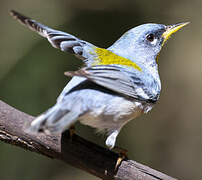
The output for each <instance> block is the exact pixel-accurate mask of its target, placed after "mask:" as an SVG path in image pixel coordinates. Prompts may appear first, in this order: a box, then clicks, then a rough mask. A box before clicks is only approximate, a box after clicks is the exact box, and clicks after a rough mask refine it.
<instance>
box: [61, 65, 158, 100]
mask: <svg viewBox="0 0 202 180" xmlns="http://www.w3.org/2000/svg"><path fill="white" fill-rule="evenodd" d="M139 73H142V72H136V71H134V72H131V71H127V70H125V69H124V68H122V67H120V66H114V65H107V66H105V65H99V66H92V67H87V68H83V69H81V70H79V71H75V72H66V73H65V75H67V76H81V77H86V78H87V79H88V80H90V81H93V82H94V83H96V84H99V85H101V86H103V87H105V88H108V89H110V90H113V91H115V92H118V93H120V94H122V95H125V96H128V97H132V98H135V99H137V100H139V101H146V102H152V103H155V102H156V101H157V100H158V98H159V94H160V87H159V86H158V83H157V82H155V80H154V78H152V77H151V76H149V75H148V76H146V75H145V76H142V75H140V74H139Z"/></svg>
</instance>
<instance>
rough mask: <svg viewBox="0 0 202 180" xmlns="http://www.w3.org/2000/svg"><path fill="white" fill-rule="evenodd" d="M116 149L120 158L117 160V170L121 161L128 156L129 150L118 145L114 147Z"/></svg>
mask: <svg viewBox="0 0 202 180" xmlns="http://www.w3.org/2000/svg"><path fill="white" fill-rule="evenodd" d="M114 150H115V151H116V152H118V154H119V157H118V159H117V161H116V166H115V171H116V170H117V169H118V167H119V166H120V165H121V162H122V161H123V160H124V159H126V158H127V152H128V150H126V149H123V148H120V147H117V146H116V147H115V148H114Z"/></svg>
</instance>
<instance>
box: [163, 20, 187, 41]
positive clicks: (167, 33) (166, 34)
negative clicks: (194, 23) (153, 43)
mask: <svg viewBox="0 0 202 180" xmlns="http://www.w3.org/2000/svg"><path fill="white" fill-rule="evenodd" d="M187 24H189V22H186V23H178V24H174V25H169V26H166V31H165V32H164V33H163V34H162V37H163V39H164V41H163V44H164V43H165V42H166V41H167V40H168V39H169V37H170V36H171V35H172V34H173V33H175V32H177V31H178V30H180V29H181V28H182V27H184V26H186V25H187Z"/></svg>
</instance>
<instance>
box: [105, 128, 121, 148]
mask: <svg viewBox="0 0 202 180" xmlns="http://www.w3.org/2000/svg"><path fill="white" fill-rule="evenodd" d="M118 134H119V130H115V131H113V132H112V133H111V134H110V135H109V136H108V137H107V139H106V141H105V144H106V146H107V147H109V149H113V148H114V146H115V143H116V137H117V136H118Z"/></svg>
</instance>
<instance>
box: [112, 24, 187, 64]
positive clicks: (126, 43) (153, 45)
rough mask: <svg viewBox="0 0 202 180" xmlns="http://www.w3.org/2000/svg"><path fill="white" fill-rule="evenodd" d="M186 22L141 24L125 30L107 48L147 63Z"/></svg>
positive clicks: (154, 57)
mask: <svg viewBox="0 0 202 180" xmlns="http://www.w3.org/2000/svg"><path fill="white" fill-rule="evenodd" d="M187 24H188V22H186V23H179V24H174V25H168V26H166V25H163V24H152V23H150V24H143V25H140V26H137V27H135V28H133V29H131V30H129V31H127V32H126V33H125V34H124V35H123V36H121V38H120V39H119V40H118V41H116V42H115V43H114V44H113V45H112V46H111V47H110V48H109V49H110V50H112V51H113V52H114V53H117V54H118V55H121V56H124V57H126V58H128V59H131V60H134V61H136V62H137V61H139V62H142V63H144V62H147V63H148V61H151V60H152V59H156V58H157V56H158V54H159V52H160V50H161V48H162V47H163V45H164V44H165V42H166V41H167V40H168V39H169V37H170V36H171V35H172V34H173V33H175V32H177V31H178V30H179V29H181V28H182V27H184V26H185V25H187Z"/></svg>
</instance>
